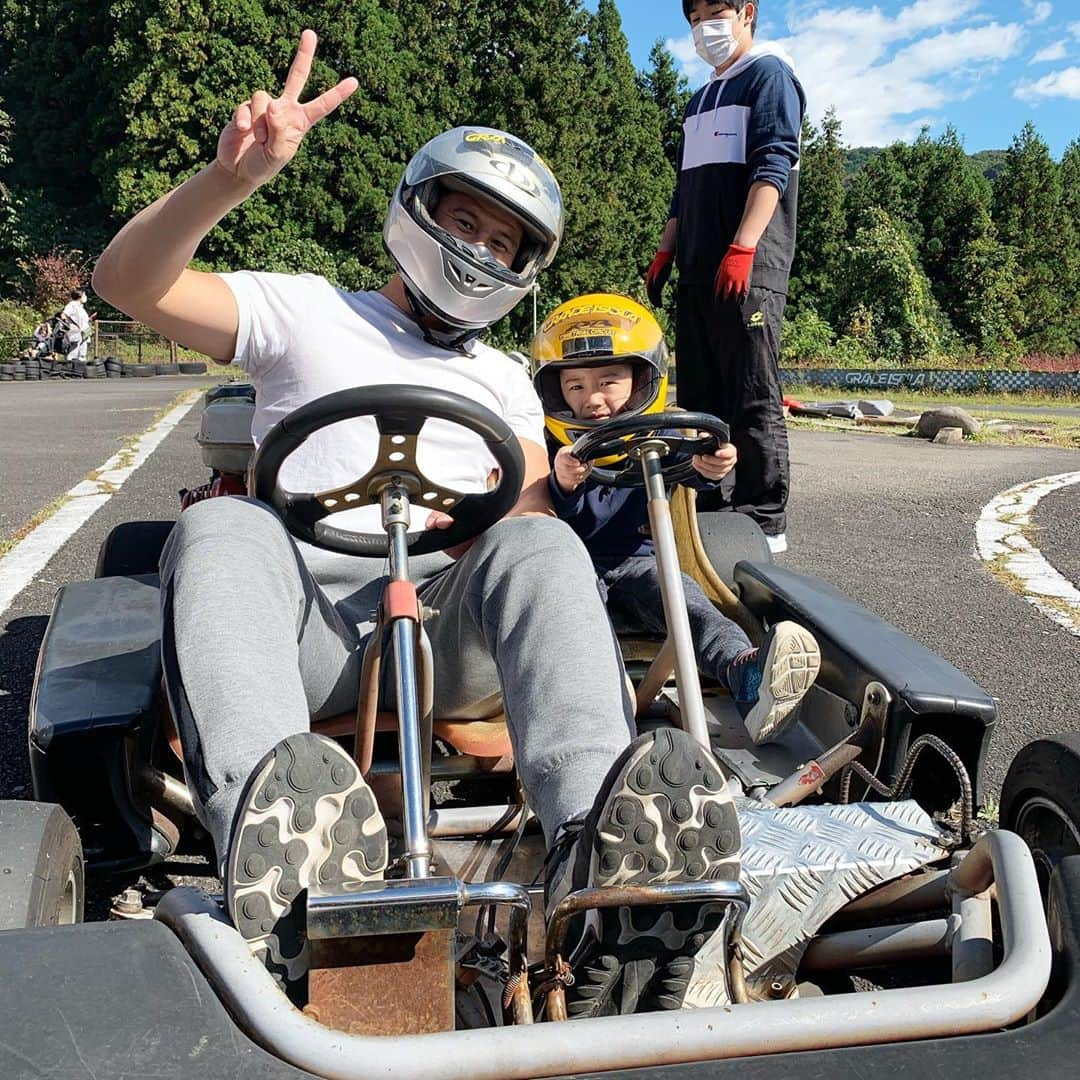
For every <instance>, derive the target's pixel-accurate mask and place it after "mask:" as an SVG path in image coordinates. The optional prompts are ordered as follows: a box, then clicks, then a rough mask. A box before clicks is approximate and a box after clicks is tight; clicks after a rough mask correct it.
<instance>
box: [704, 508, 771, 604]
mask: <svg viewBox="0 0 1080 1080" xmlns="http://www.w3.org/2000/svg"><path fill="white" fill-rule="evenodd" d="M697 519H698V531H699V532H700V533H701V543H702V546H703V547H704V548H705V554H706V555H708V557H709V562H710V563H712V566H713V569H714V570H715V571H716V573H717V575H718V576H719V577H720V580H721V581H723V582H724V583H725V584H726V585H727V586H728V587H729V588H734V587H735V565H736V563H740V562H743V561H744V560H745V561H747V562H757V563H761V562H764V563H771V562H772V561H773V557H772V552H771V551H769V542H768V541H767V540H766V539H765V534H764V533H763V532H762V531H761V526H760V525H758V523H757V522H756V521H755V520H754V519H753V518H750V517H747V516H746V515H745V514H736V513H735V512H734V511H732V510H702V511H699V512H698V516H697Z"/></svg>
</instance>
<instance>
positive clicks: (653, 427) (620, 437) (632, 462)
mask: <svg viewBox="0 0 1080 1080" xmlns="http://www.w3.org/2000/svg"><path fill="white" fill-rule="evenodd" d="M671 428H675V429H677V430H696V431H697V434H696V435H669V434H661V432H663V431H665V430H670V429H671ZM729 437H730V432H729V430H728V426H727V424H725V423H724V421H723V420H719V419H717V418H716V417H715V416H711V415H710V414H709V413H697V412H662V413H644V414H641V415H637V416H615V417H612V418H611V419H610V420H608V421H607V422H606V423H604V424H601V425H600V426H599V427H595V428H593V429H592V430H591V431H587V432H586V433H585V434H584V435H582V436H581V438H580V439H578V440H577V441H576V442H575V443H574V445H573V446H571V447H570V453H571V454H573V455H574V457H576V458H577V459H578V461H582V462H585V463H586V464H588V462H590V461H596V460H597V458H604V457H611V456H612V455H614V454H625V455H626V458H627V460H626V462H625V464H624V465H622V466H621V467H620V468H618V469H599V468H594V469H593V471H592V472H591V473H589V477H590V479H593V480H595V481H596V482H597V483H598V484H604V485H606V486H608V487H618V488H629V487H644V486H645V477H644V476H643V475H642V471H641V469H640V467H639V466H638V463H637V459H638V458H639V457H640V456H641V454H642V453H643V452H644V451H645V450H646V449H650V450H656V451H658V452H659V454H660V456H661V457H662V458H665V457H670V456H671V455H672V454H686V455H693V454H714V453H716V448H717V447H718V446H719V445H720V444H721V443H726V442H727V441H728V439H729ZM660 475H661V476H662V477H663V479H664V483H665V484H678V483H681V482H682V481H683V480H689V479H690V477H692V476H694V475H695V469H694V465H693V462H691V461H690V459H689V456H688V457H687V458H686V459H685V460H681V461H675V462H671V463H670V464H668V465H664V466H663V467H662V468H661V470H660Z"/></svg>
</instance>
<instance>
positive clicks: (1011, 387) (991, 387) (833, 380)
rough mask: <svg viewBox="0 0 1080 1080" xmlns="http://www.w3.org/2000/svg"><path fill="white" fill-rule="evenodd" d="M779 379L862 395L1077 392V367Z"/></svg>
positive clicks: (816, 373) (811, 374)
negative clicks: (885, 392)
mask: <svg viewBox="0 0 1080 1080" xmlns="http://www.w3.org/2000/svg"><path fill="white" fill-rule="evenodd" d="M780 379H781V382H784V383H788V384H793V383H795V384H798V385H800V386H821V387H830V388H832V387H836V388H839V389H848V390H851V391H852V392H853V393H857V394H859V395H862V396H865V392H866V391H868V390H950V391H953V392H959V393H968V394H974V393H982V392H991V393H1013V394H1018V393H1023V392H1025V391H1029V390H1043V391H1046V392H1048V393H1052V394H1078V395H1080V371H1009V370H1003V369H993V368H985V369H978V368H969V369H963V370H959V369H958V370H953V369H940V368H899V369H890V370H884V371H882V370H853V369H849V368H781V369H780Z"/></svg>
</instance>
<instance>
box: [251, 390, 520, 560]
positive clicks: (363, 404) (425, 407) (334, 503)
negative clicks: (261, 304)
mask: <svg viewBox="0 0 1080 1080" xmlns="http://www.w3.org/2000/svg"><path fill="white" fill-rule="evenodd" d="M361 416H373V417H374V418H375V424H376V426H377V427H378V429H379V448H378V455H377V457H376V459H375V464H374V465H373V466H372V467H371V468H370V469H369V470H368V471H367V472H366V473H365V474H364V475H363V476H361V477H360V478H359V479H357V480H354V481H352V483H349V484H345V485H343V486H342V487H338V488H334V489H333V490H331V491H318V492H314V493H313V492H298V491H285V490H284V489H283V488H282V487H281V485H280V484H279V483H278V476H279V474H280V472H281V466H282V465H283V464H284V463H285V459H286V458H287V457H289V455H290V454H292V453H293V452H294V451H295V450H296V449H297V448H298V447H299V446H300V445H301V444H302V443H303V442H304V441H305V440H306V439H308V438H309V437H310V436H311V435H313V434H315V432H316V431H321V430H322V429H323V428H325V427H329V426H330V425H331V424H337V423H339V422H340V421H342V420H353V419H356V418H357V417H361ZM432 417H434V418H436V419H438V420H447V421H449V422H450V423H452V424H459V425H460V426H461V427H463V428H467V429H468V430H469V431H472V432H474V433H475V434H477V435H479V436H480V438H481V439H483V440H484V442H485V444H486V445H487V448H488V450H490V451H491V455H492V457H494V458H495V463H496V465H497V466H498V469H499V478H498V482H497V483H496V485H495V487H494V488H492V489H491V490H490V491H483V492H477V493H470V494H464V493H462V492H460V491H451V490H449V489H447V488H445V487H443V486H442V485H440V484H437V483H435V482H434V481H432V480H429V479H428V478H427V477H426V476H425V475H424V474H423V473H422V472H421V471H420V468H419V466H418V465H417V462H416V443H417V438H418V437H419V435H420V429H421V428H422V427H423V426H424V423H425V422H426V421H427V420H428V419H430V418H432ZM524 479H525V456H524V454H522V452H521V446H520V444H519V443H518V441H517V438H516V437H515V436H514V433H513V432H512V431H511V430H510V428H509V427H508V426H507V424H506V422H505V421H504V420H502V419H501V418H500V417H498V416H496V415H495V414H494V413H493V412H492V411H491V410H490V409H486V408H484V406H483V405H480V404H478V403H477V402H475V401H472V400H471V399H469V398H466V397H462V396H461V395H460V394H452V393H450V392H449V391H447V390H435V389H432V388H430V387H426V386H397V385H392V384H391V385H385V386H357V387H353V388H351V389H349V390H339V391H338V392H337V393H334V394H327V395H326V396H325V397H321V398H317V399H316V400H315V401H310V402H308V403H307V404H306V405H301V406H300V408H299V409H296V410H295V411H293V412H291V413H289V415H288V416H286V417H285V419H284V420H281V421H279V422H278V423H277V424H275V425H274V426H273V427H272V428H271V429H270V431H269V432H268V433H267V435H266V438H265V439H263V441H262V444H261V445H260V447H259V451H258V453H257V454H256V455H255V464H254V469H253V486H254V492H255V497H256V498H257V499H261V500H262V501H263V502H266V503H269V504H270V505H271V506H272V507H273V508H274V509H275V510H276V511H277V512H278V514H279V515H280V516H281V520H282V521H283V522H284V523H285V527H286V528H287V529H288V530H289V532H290V533H292V535H293V536H295V537H296V538H297V539H298V540H304V541H306V542H307V543H309V544H314V545H315V546H316V547H320V548H324V549H325V550H326V551H336V552H339V553H342V554H345V555H364V556H368V557H369V558H385V557H386V553H387V537H386V534H385V533H357V532H350V531H349V530H347V529H340V528H337V527H336V526H334V525H330V524H328V523H327V522H326V521H324V520H323V519H324V518H326V517H328V516H329V515H331V514H336V513H339V512H340V511H342V510H353V509H356V508H357V507H360V506H368V505H371V504H375V505H378V503H379V501H380V497H381V493H382V491H383V490H384V489H385V488H386V487H387V486H389V485H390V484H400V485H401V486H402V487H403V488H405V490H406V491H408V493H409V499H410V501H411V502H412V504H413V506H415V507H417V508H419V509H423V510H441V511H442V512H443V513H445V514H450V515H451V516H452V517H453V519H454V523H453V524H452V525H451V526H449V528H446V529H428V530H426V531H424V532H422V533H410V534H409V552H410V554H413V555H426V554H428V553H429V552H432V551H443V550H445V549H446V548H449V547H453V546H454V545H455V544H461V543H464V542H465V541H466V540H471V539H472V538H473V537H475V536H479V535H480V533H482V532H483V531H484V530H485V529H487V528H488V527H489V526H491V525H494V524H495V522H496V521H498V520H499V519H500V518H501V517H503V515H504V514H506V512H507V511H508V510H509V509H510V508H511V507H512V506H513V505H514V503H515V502H517V498H518V495H519V494H520V493H521V485H522V483H523V481H524Z"/></svg>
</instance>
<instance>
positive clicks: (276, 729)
mask: <svg viewBox="0 0 1080 1080" xmlns="http://www.w3.org/2000/svg"><path fill="white" fill-rule="evenodd" d="M411 569H412V577H413V580H414V581H416V582H417V585H418V587H419V592H420V596H421V599H422V600H423V601H424V603H425V604H427V605H429V606H431V607H433V608H436V609H438V611H439V615H438V616H436V617H435V618H433V619H430V620H429V621H428V622H427V623H426V624H425V626H426V628H427V631H428V635H429V637H430V638H431V645H432V651H433V653H434V658H435V715H436V716H437V717H454V716H455V715H459V714H461V713H463V712H464V713H466V714H468V713H469V711H470V710H471V709H472V708H474V707H475V706H477V705H478V704H480V703H483V702H496V701H497V700H498V697H497V695H499V694H500V693H501V695H502V700H503V707H504V708H505V711H506V715H507V720H508V723H509V729H510V738H511V741H512V743H513V746H514V756H515V759H516V762H517V768H518V773H519V775H520V777H521V781H522V784H523V785H524V788H525V792H526V794H527V796H528V799H529V804H530V806H531V807H532V808H533V810H534V811H535V813H536V815H537V817H538V818H539V819H540V822H541V825H542V826H543V829H544V833H545V836H546V837H547V839H548V842H549V843H550V842H551V840H552V839H553V838H554V835H555V833H556V831H557V829H558V827H559V826H560V825H562V824H563V823H564V822H565V821H567V820H569V819H571V818H574V817H579V816H581V815H582V814H583V813H585V812H587V811H588V809H589V808H590V807H591V805H592V802H593V799H594V798H595V796H596V793H597V791H598V790H599V788H600V784H601V782H602V780H603V778H604V776H605V774H606V773H607V771H608V768H609V767H610V766H611V764H612V763H613V762H614V760H615V758H616V757H617V756H618V755H619V753H620V752H621V751H622V749H623V748H624V747H625V746H626V745H627V744H628V743H629V741H630V738H631V735H632V731H633V718H632V708H631V704H630V701H629V698H628V697H627V694H626V690H625V684H624V677H623V670H622V661H621V659H620V656H619V651H618V644H617V642H616V640H615V635H614V633H613V631H612V629H611V624H610V623H609V621H608V617H607V614H606V612H605V610H604V605H603V601H602V600H601V597H600V594H599V591H598V585H597V580H596V576H595V573H594V571H593V568H592V563H591V562H590V560H589V556H588V554H587V552H586V551H585V548H584V547H583V546H582V544H581V542H580V541H579V540H578V538H577V537H576V536H575V535H574V533H573V532H572V531H571V530H570V528H569V527H568V526H567V525H565V524H563V523H562V522H560V521H556V520H555V519H553V518H541V517H527V518H510V519H506V520H503V521H501V522H499V523H498V524H497V525H495V526H493V527H492V528H491V529H489V530H488V531H487V532H486V533H484V534H483V535H482V536H481V537H480V538H479V539H478V540H477V541H476V543H475V544H473V546H472V547H471V548H470V549H469V550H468V552H466V554H465V555H464V556H463V557H462V558H461V559H460V560H459V561H457V562H452V561H451V560H450V559H449V558H447V557H446V556H444V555H431V556H426V557H422V558H416V559H413V560H411ZM382 571H383V567H382V565H381V564H380V563H378V562H377V561H376V560H372V559H359V558H350V557H348V556H334V555H329V554H327V553H326V552H321V551H318V550H316V549H314V548H311V547H309V546H307V545H297V543H296V542H295V541H294V540H293V539H292V538H291V537H290V536H289V534H288V533H287V532H286V530H285V528H284V526H283V525H282V524H281V521H280V520H279V518H278V517H277V515H276V514H275V513H274V512H273V511H272V510H271V509H270V508H269V507H267V506H265V505H264V504H262V503H259V502H257V501H255V500H254V499H245V498H235V497H230V498H218V499H207V500H206V501H205V502H200V503H196V504H195V505H194V506H191V507H190V508H188V509H187V510H185V511H184V513H183V514H181V515H180V519H179V521H178V522H177V524H176V527H175V528H174V529H173V532H172V534H171V535H170V537H169V541H168V543H167V545H166V547H165V550H164V552H163V554H162V559H161V581H162V590H161V595H162V605H163V633H162V657H163V662H164V670H165V680H166V686H167V690H168V694H169V699H170V704H171V705H172V710H173V715H174V716H175V717H176V719H177V726H178V728H179V734H180V741H181V743H182V744H183V748H184V767H185V773H186V775H187V780H188V786H189V788H190V789H191V790H192V792H193V795H194V800H195V805H196V811H197V813H198V815H199V819H200V821H202V823H203V825H204V826H205V827H206V829H207V830H208V831H209V833H210V835H211V837H212V838H213V841H214V845H215V848H216V851H217V854H218V858H219V860H220V859H223V858H224V857H225V854H226V851H227V847H228V839H229V831H230V828H231V824H232V818H233V814H234V812H235V810H236V805H237V802H238V801H239V797H240V791H241V788H242V787H243V784H244V782H245V781H246V780H247V778H248V776H249V774H250V773H251V772H252V770H253V769H254V767H255V765H256V763H257V762H258V761H259V759H260V758H261V757H262V756H263V755H264V754H265V753H266V752H267V751H268V750H269V749H270V748H271V747H272V746H274V744H275V743H277V742H278V741H279V740H281V739H283V738H285V737H286V736H288V735H292V734H295V733H296V732H299V731H306V730H307V729H308V725H309V717H314V718H316V719H319V718H322V717H325V716H334V715H336V714H339V713H342V712H347V711H349V710H351V709H354V708H355V706H356V699H357V692H358V686H359V670H360V659H361V655H362V651H363V645H364V642H365V640H366V637H367V636H368V634H369V633H370V630H371V617H372V613H373V611H374V610H375V607H376V605H377V603H378V597H379V594H380V592H381V589H382V586H383V584H384V583H385V581H386V578H385V577H384V576H382Z"/></svg>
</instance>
